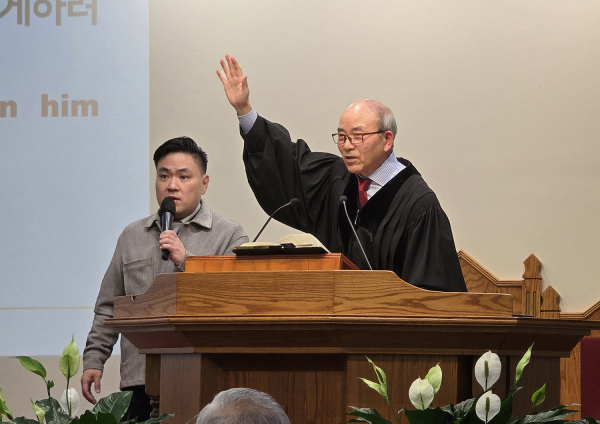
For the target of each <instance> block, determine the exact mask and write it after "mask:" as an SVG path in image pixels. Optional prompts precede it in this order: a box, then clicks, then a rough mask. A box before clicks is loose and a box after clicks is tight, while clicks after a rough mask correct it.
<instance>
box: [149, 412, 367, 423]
mask: <svg viewBox="0 0 600 424" xmlns="http://www.w3.org/2000/svg"><path fill="white" fill-rule="evenodd" d="M375 412H377V411H375ZM174 416H175V414H162V415H161V416H160V417H158V418H150V419H149V420H146V421H142V422H140V423H138V424H156V423H159V422H161V421H164V420H166V419H167V418H173V417H174ZM197 416H198V415H197V414H196V417H197ZM196 417H194V418H196ZM192 419H193V418H192Z"/></svg>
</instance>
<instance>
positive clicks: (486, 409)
mask: <svg viewBox="0 0 600 424" xmlns="http://www.w3.org/2000/svg"><path fill="white" fill-rule="evenodd" d="M500 403H501V402H500V398H499V397H498V395H495V394H493V393H492V391H491V390H488V391H487V392H485V393H484V394H482V395H481V397H480V398H479V400H478V401H477V404H475V413H476V414H477V416H478V417H479V419H480V420H481V421H483V422H484V423H486V424H487V423H488V422H489V421H490V420H491V419H492V418H494V417H495V416H496V414H498V412H500Z"/></svg>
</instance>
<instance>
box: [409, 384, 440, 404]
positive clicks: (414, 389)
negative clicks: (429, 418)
mask: <svg viewBox="0 0 600 424" xmlns="http://www.w3.org/2000/svg"><path fill="white" fill-rule="evenodd" d="M433 396H434V393H433V386H432V385H431V383H430V382H429V381H427V380H426V379H420V378H417V379H416V380H415V381H413V384H411V385H410V389H408V397H409V398H410V402H411V403H412V404H413V405H414V407H415V408H417V409H419V410H424V409H427V408H429V405H431V402H433Z"/></svg>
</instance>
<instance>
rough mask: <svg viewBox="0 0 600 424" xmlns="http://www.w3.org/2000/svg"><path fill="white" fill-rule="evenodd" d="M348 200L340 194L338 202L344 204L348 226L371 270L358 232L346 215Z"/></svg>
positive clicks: (371, 268)
mask: <svg viewBox="0 0 600 424" xmlns="http://www.w3.org/2000/svg"><path fill="white" fill-rule="evenodd" d="M347 201H348V198H347V197H346V196H342V197H340V203H341V204H342V205H344V212H346V218H348V223H349V224H350V228H352V232H353V233H354V237H355V238H356V241H357V242H358V245H359V246H360V250H361V251H362V254H363V256H364V257H365V260H366V261H367V265H369V269H370V270H371V271H373V267H371V263H370V262H369V258H367V254H366V253H365V249H363V247H362V244H361V242H360V240H359V238H358V234H356V230H355V229H354V225H352V220H351V219H350V215H348V209H347V208H346V202H347Z"/></svg>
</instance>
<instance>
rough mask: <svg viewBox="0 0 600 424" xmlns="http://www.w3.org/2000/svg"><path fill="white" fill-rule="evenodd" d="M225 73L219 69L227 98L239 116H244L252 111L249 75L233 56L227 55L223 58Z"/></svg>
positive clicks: (222, 64) (222, 66)
mask: <svg viewBox="0 0 600 424" xmlns="http://www.w3.org/2000/svg"><path fill="white" fill-rule="evenodd" d="M221 68H223V73H221V71H219V70H217V75H218V77H219V79H220V80H221V82H222V83H223V88H224V89H225V95H226V96H227V100H229V103H231V106H233V107H234V109H235V111H236V112H237V114H238V116H243V115H246V114H248V113H250V111H252V105H251V104H250V89H249V88H248V76H246V75H244V73H243V72H242V67H241V66H240V64H239V63H238V61H237V60H236V59H235V57H233V56H229V55H225V60H223V59H221Z"/></svg>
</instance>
